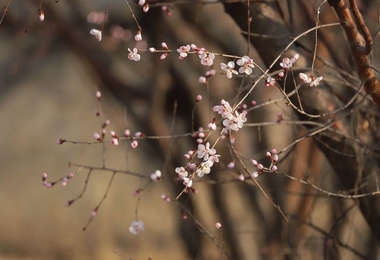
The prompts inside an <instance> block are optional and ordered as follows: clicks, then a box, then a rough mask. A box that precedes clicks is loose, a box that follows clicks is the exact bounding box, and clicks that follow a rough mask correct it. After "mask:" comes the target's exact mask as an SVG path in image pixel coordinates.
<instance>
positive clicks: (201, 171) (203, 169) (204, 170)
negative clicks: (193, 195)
mask: <svg viewBox="0 0 380 260" xmlns="http://www.w3.org/2000/svg"><path fill="white" fill-rule="evenodd" d="M212 165H213V162H212V161H210V160H208V161H205V162H201V164H200V165H199V167H198V169H197V170H196V173H197V174H198V177H203V176H204V175H205V174H209V173H210V172H211V167H212Z"/></svg>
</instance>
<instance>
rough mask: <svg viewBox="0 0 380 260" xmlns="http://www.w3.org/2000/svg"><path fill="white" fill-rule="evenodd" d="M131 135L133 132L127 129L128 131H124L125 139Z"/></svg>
mask: <svg viewBox="0 0 380 260" xmlns="http://www.w3.org/2000/svg"><path fill="white" fill-rule="evenodd" d="M130 135H131V131H130V130H129V129H128V128H127V129H125V131H124V136H125V137H129V136H130Z"/></svg>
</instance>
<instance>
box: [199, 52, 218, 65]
mask: <svg viewBox="0 0 380 260" xmlns="http://www.w3.org/2000/svg"><path fill="white" fill-rule="evenodd" d="M198 54H199V58H200V59H201V64H202V65H203V66H212V64H213V63H214V59H215V54H214V53H211V52H208V51H207V50H205V49H202V50H200V51H198Z"/></svg>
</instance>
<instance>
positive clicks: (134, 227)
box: [129, 220, 144, 235]
mask: <svg viewBox="0 0 380 260" xmlns="http://www.w3.org/2000/svg"><path fill="white" fill-rule="evenodd" d="M141 231H144V223H143V222H142V221H141V220H139V221H132V223H131V225H130V227H129V232H131V233H132V234H133V235H137V234H138V233H139V232H141Z"/></svg>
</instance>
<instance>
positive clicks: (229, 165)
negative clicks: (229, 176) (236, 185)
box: [227, 162, 235, 169]
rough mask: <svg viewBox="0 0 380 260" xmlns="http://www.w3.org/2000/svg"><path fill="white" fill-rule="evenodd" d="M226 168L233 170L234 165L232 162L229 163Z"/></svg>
mask: <svg viewBox="0 0 380 260" xmlns="http://www.w3.org/2000/svg"><path fill="white" fill-rule="evenodd" d="M227 167H228V168H230V169H233V168H234V167H235V163H234V162H230V163H229V164H228V165H227Z"/></svg>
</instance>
